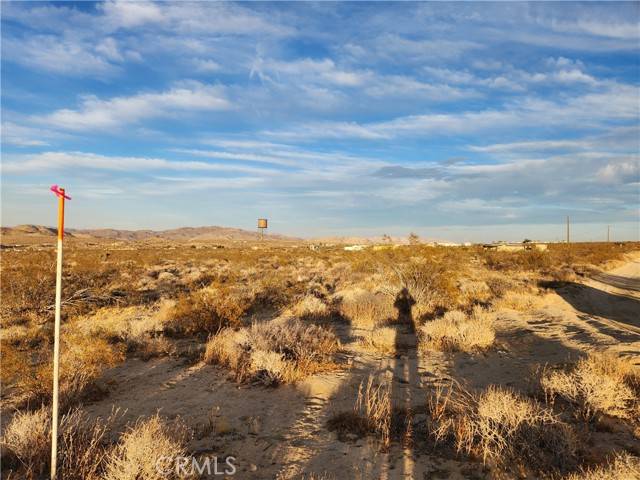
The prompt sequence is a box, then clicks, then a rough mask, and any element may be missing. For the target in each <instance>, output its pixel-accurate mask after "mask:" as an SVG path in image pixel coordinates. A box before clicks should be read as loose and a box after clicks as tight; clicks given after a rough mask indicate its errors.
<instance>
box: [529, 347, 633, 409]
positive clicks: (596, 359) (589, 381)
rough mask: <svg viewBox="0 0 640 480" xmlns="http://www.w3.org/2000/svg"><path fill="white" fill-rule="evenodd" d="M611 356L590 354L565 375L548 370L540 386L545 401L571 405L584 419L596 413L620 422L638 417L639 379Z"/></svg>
mask: <svg viewBox="0 0 640 480" xmlns="http://www.w3.org/2000/svg"><path fill="white" fill-rule="evenodd" d="M633 368H634V367H633V364H632V363H631V362H630V361H629V360H626V359H622V358H619V357H617V356H616V355H614V354H607V353H592V354H590V355H589V356H588V357H587V358H584V359H581V360H579V361H578V362H577V363H576V364H575V365H574V366H573V367H572V368H570V369H568V370H567V371H553V370H547V371H545V372H544V373H543V374H542V377H541V379H540V383H541V386H542V389H543V390H544V391H545V393H546V395H547V397H548V398H551V399H554V398H555V397H556V396H559V397H561V398H564V399H565V400H567V401H569V402H572V403H574V404H576V405H578V407H579V408H580V413H581V414H582V415H583V416H584V417H585V418H587V419H589V418H592V417H593V416H594V415H595V414H597V413H604V414H607V415H612V416H616V417H621V418H633V417H634V416H637V415H638V414H640V408H639V403H640V398H639V397H638V393H637V392H638V390H639V389H638V386H640V376H638V374H637V373H635V372H634V370H633Z"/></svg>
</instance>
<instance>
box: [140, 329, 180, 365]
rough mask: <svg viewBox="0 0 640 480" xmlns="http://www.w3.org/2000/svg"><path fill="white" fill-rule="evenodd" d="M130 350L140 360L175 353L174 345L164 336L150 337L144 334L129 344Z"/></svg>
mask: <svg viewBox="0 0 640 480" xmlns="http://www.w3.org/2000/svg"><path fill="white" fill-rule="evenodd" d="M129 348H130V350H132V351H133V352H135V354H136V355H137V356H139V357H140V358H141V359H142V360H145V361H147V360H150V359H151V358H157V357H167V356H171V355H174V354H175V353H176V347H175V345H174V344H173V343H171V342H170V341H169V340H168V339H166V338H165V337H152V336H151V335H145V336H142V337H138V338H136V341H135V343H134V342H131V343H130V344H129Z"/></svg>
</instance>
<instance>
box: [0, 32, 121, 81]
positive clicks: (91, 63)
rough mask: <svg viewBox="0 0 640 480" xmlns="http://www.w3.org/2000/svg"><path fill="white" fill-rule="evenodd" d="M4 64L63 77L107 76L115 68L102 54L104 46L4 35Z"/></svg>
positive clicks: (46, 38)
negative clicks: (5, 61)
mask: <svg viewBox="0 0 640 480" xmlns="http://www.w3.org/2000/svg"><path fill="white" fill-rule="evenodd" d="M2 41H3V47H2V54H3V62H4V60H11V61H14V62H16V63H19V64H21V65H24V66H27V67H30V68H34V69H37V70H45V71H48V72H53V73H58V74H63V75H85V74H91V75H110V74H113V73H115V72H116V71H117V65H115V64H114V63H112V62H111V61H110V58H108V56H107V55H105V53H104V49H105V46H104V45H102V44H101V45H98V46H97V47H94V46H93V45H92V44H91V43H89V42H85V41H83V40H79V39H65V38H60V37H58V36H54V35H35V36H31V37H29V38H27V39H20V40H18V39H15V38H10V37H5V36H4V35H3V39H2Z"/></svg>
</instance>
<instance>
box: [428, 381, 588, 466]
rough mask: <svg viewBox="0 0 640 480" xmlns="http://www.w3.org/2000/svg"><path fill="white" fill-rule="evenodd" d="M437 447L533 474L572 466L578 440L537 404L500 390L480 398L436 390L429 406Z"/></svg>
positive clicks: (458, 391) (457, 391) (486, 392)
mask: <svg viewBox="0 0 640 480" xmlns="http://www.w3.org/2000/svg"><path fill="white" fill-rule="evenodd" d="M428 411H429V413H430V415H431V418H432V424H431V435H432V436H433V438H434V440H435V441H436V443H440V444H451V445H453V446H454V447H455V449H456V450H457V451H458V452H463V453H466V454H468V455H472V456H475V457H478V458H482V460H483V462H485V463H487V462H491V463H493V464H497V465H507V464H508V463H509V462H518V463H520V462H521V463H522V464H523V465H524V466H526V467H529V468H531V469H533V470H536V471H561V470H562V469H564V468H567V469H570V468H572V466H573V465H574V463H575V462H574V459H575V454H576V438H575V436H574V434H573V432H572V431H571V430H570V428H569V427H568V426H567V425H566V424H564V423H562V422H561V421H560V420H558V419H557V417H555V416H554V415H553V413H552V412H551V411H550V410H547V409H545V408H544V407H542V406H541V405H540V404H538V403H537V402H535V401H532V400H529V399H526V398H524V397H522V396H520V395H518V394H517V393H515V392H513V391H511V390H508V389H504V388H502V387H496V386H490V387H489V388H487V389H486V390H484V391H482V392H480V393H479V394H473V393H470V392H468V391H466V390H464V389H463V388H461V387H453V386H452V387H451V388H449V389H448V390H447V391H445V390H442V389H441V390H437V391H436V392H435V393H434V394H433V395H432V396H431V397H430V398H429V401H428Z"/></svg>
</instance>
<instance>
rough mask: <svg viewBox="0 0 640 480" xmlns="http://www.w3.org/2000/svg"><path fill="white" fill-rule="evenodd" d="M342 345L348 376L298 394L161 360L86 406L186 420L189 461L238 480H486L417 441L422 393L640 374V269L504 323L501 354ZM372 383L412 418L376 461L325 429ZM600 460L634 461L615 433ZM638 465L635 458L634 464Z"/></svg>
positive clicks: (354, 441) (552, 299)
mask: <svg viewBox="0 0 640 480" xmlns="http://www.w3.org/2000/svg"><path fill="white" fill-rule="evenodd" d="M334 327H335V329H336V331H337V333H338V334H339V335H340V337H341V340H342V341H343V343H344V345H345V353H344V361H345V365H347V368H345V369H344V370H342V371H339V372H335V373H332V374H327V375H318V376H315V377H312V378H310V379H308V380H306V381H304V382H301V383H300V384H298V385H296V386H282V387H279V388H263V387H256V386H246V385H242V386H239V385H237V384H235V383H233V382H232V381H230V380H228V379H227V378H226V373H225V372H224V371H223V370H222V369H219V368H217V367H214V366H210V365H205V364H203V363H196V364H192V363H191V364H190V363H187V362H186V361H185V360H184V359H179V358H178V359H176V358H163V359H155V360H151V361H148V362H143V361H141V360H130V361H128V362H127V363H125V364H124V365H121V366H119V367H117V368H115V369H113V370H112V371H110V372H109V373H108V374H107V376H106V382H107V384H108V385H109V389H110V393H109V395H108V397H106V398H105V399H103V400H101V401H99V402H96V403H93V404H90V405H87V406H86V408H87V410H88V411H89V412H90V413H92V414H94V415H106V414H108V413H109V411H110V410H111V409H112V408H113V407H118V408H120V409H122V410H126V412H125V413H124V415H123V417H122V418H121V420H120V422H119V425H120V426H123V425H124V424H125V423H126V422H127V421H132V420H135V419H136V418H138V417H139V416H147V415H151V414H153V413H155V412H156V411H158V410H159V411H160V412H161V414H162V415H164V416H166V417H169V418H173V417H177V416H179V417H181V418H182V419H183V420H184V421H185V422H186V423H187V424H188V425H190V426H191V427H193V428H194V429H195V431H196V436H195V438H194V439H193V440H192V441H191V443H190V445H189V448H190V449H191V451H193V452H197V453H201V454H212V455H217V456H219V457H220V456H222V457H224V456H227V455H231V456H234V457H235V458H236V459H237V465H238V472H237V474H236V475H234V476H233V478H238V479H244V478H247V479H273V478H304V477H303V476H304V475H308V474H311V473H315V474H324V475H326V477H327V478H335V479H373V478H375V479H378V478H380V479H409V478H415V479H423V478H450V479H462V478H485V477H486V471H484V469H483V467H482V465H481V464H477V463H471V462H465V461H459V460H456V459H455V457H454V456H453V455H449V456H448V457H447V458H444V457H443V456H442V452H439V453H438V454H435V453H434V452H433V450H431V447H430V444H429V442H428V441H427V439H426V438H423V437H424V436H422V435H421V428H420V427H421V424H422V425H423V424H424V420H425V416H424V414H421V413H420V411H421V408H423V406H424V404H425V398H426V394H427V390H428V389H429V388H430V387H432V386H434V385H438V384H439V383H443V382H446V381H447V380H448V379H450V378H454V379H456V380H458V381H461V382H464V383H466V384H468V385H469V386H470V387H486V386H487V385H489V384H500V385H505V386H510V387H512V388H514V389H517V390H520V391H522V392H525V393H531V392H532V388H533V387H532V381H531V373H532V372H533V371H535V369H536V368H539V367H540V366H543V365H545V364H557V363H562V362H567V361H571V360H576V359H577V358H579V357H580V356H582V355H585V354H586V353H587V352H590V351H593V350H610V351H614V352H617V353H618V354H620V355H623V356H627V357H631V358H632V360H633V361H634V363H635V364H636V365H638V366H639V368H640V261H639V260H638V259H636V260H634V261H631V262H629V263H627V264H625V265H623V266H622V267H620V268H617V269H615V270H612V271H609V272H607V273H602V274H599V275H596V276H594V277H593V278H591V279H588V280H585V281H583V282H582V283H570V284H568V285H565V286H562V287H561V288H557V289H556V290H550V291H549V293H548V294H546V295H545V297H544V306H543V307H542V308H540V309H538V310H536V311H532V312H529V313H527V314H522V313H518V312H515V311H503V312H502V313H501V314H500V315H499V318H498V327H499V329H500V333H499V335H498V345H499V346H498V348H497V349H494V350H492V351H491V352H489V353H487V354H484V355H475V356H474V355H468V354H462V353H460V354H445V353H439V352H432V353H429V354H428V355H426V356H422V357H420V356H418V354H417V351H416V338H415V334H414V333H413V332H412V331H411V329H410V328H409V326H408V325H401V326H398V327H396V330H397V334H396V347H397V350H398V353H397V355H396V356H395V357H393V358H390V357H384V356H381V355H377V354H375V353H371V352H367V351H365V350H363V349H362V348H361V347H360V346H359V345H358V343H357V341H356V337H357V335H358V333H359V332H357V331H351V329H350V327H348V326H347V325H335V326H334ZM369 375H373V376H375V377H377V378H379V379H388V380H390V381H391V385H392V392H393V395H392V396H393V403H394V406H396V407H414V408H415V413H416V414H415V416H414V418H413V424H414V428H413V430H414V440H413V442H411V444H410V445H409V444H408V445H406V446H400V445H397V444H394V446H392V448H391V449H390V451H389V452H380V451H379V449H378V447H377V446H376V444H375V442H374V441H373V440H372V439H368V438H360V439H358V438H350V439H344V440H345V441H340V440H338V439H337V437H336V434H335V433H333V432H330V431H328V429H327V426H326V423H327V420H328V419H329V418H330V417H331V416H332V415H333V414H335V413H339V412H344V411H350V410H351V409H352V408H353V404H354V401H355V398H356V396H357V389H358V385H359V384H360V382H361V381H363V380H366V379H367V377H368V376H369ZM592 444H593V446H594V452H595V453H594V455H595V457H596V458H597V457H600V456H602V457H604V455H605V454H606V453H607V452H609V451H610V450H611V449H616V448H626V449H631V450H632V451H633V450H634V449H638V445H637V442H636V443H635V444H634V443H633V437H632V436H630V435H629V434H628V433H625V432H620V431H618V430H616V428H613V429H609V430H608V431H607V432H602V433H601V434H598V435H597V436H596V437H595V438H594V439H592ZM637 453H638V454H640V451H639V452H637Z"/></svg>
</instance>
